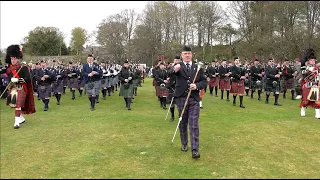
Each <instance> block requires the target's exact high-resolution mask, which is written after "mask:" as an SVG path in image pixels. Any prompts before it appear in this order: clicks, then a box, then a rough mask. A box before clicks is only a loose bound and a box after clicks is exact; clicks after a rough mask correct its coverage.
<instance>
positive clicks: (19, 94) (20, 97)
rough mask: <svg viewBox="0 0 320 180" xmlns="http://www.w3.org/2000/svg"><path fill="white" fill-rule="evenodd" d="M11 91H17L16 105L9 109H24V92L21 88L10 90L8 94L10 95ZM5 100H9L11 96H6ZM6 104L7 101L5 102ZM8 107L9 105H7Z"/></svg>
mask: <svg viewBox="0 0 320 180" xmlns="http://www.w3.org/2000/svg"><path fill="white" fill-rule="evenodd" d="M13 89H16V90H17V97H16V105H15V106H14V107H11V108H24V105H25V100H26V97H27V96H26V93H25V92H24V89H23V88H22V87H21V88H12V89H10V90H9V94H10V93H11V91H12V90H13ZM7 98H11V96H10V95H9V96H7ZM7 102H8V101H7ZM7 105H9V104H7Z"/></svg>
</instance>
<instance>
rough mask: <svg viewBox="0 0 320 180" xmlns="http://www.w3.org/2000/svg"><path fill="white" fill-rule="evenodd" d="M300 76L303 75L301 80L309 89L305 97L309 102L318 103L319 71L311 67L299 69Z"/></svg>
mask: <svg viewBox="0 0 320 180" xmlns="http://www.w3.org/2000/svg"><path fill="white" fill-rule="evenodd" d="M301 69H302V74H303V75H304V77H303V80H304V82H305V84H304V86H305V87H306V88H311V89H310V92H309V94H308V96H307V100H309V101H318V99H319V83H320V82H319V80H320V78H319V71H318V69H317V68H315V67H314V66H313V65H311V64H310V65H308V66H306V67H301Z"/></svg>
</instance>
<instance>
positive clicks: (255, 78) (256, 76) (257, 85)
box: [250, 60, 263, 100]
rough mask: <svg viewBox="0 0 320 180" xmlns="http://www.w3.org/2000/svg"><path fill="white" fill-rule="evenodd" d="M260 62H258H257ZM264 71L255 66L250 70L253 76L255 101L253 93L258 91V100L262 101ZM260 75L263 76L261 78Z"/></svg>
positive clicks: (252, 85) (252, 83)
mask: <svg viewBox="0 0 320 180" xmlns="http://www.w3.org/2000/svg"><path fill="white" fill-rule="evenodd" d="M256 61H258V60H256ZM262 72H263V69H262V67H261V66H260V65H258V64H257V65H253V66H251V68H250V74H251V99H253V93H254V92H255V91H256V90H258V100H261V97H260V95H261V91H262V76H263V73H262ZM259 74H260V75H261V76H259Z"/></svg>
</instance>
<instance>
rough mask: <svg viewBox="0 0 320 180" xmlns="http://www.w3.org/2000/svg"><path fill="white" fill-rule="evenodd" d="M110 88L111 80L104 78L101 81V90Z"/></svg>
mask: <svg viewBox="0 0 320 180" xmlns="http://www.w3.org/2000/svg"><path fill="white" fill-rule="evenodd" d="M107 87H109V78H103V79H101V88H102V89H103V88H107Z"/></svg>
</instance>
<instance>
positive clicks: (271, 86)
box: [265, 79, 280, 92]
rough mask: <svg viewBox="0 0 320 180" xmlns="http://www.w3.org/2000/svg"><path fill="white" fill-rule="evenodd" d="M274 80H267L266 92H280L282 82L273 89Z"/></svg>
mask: <svg viewBox="0 0 320 180" xmlns="http://www.w3.org/2000/svg"><path fill="white" fill-rule="evenodd" d="M272 82H273V81H272V80H271V81H270V80H269V79H267V81H266V88H265V92H280V81H278V85H277V86H276V87H273V84H272Z"/></svg>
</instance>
